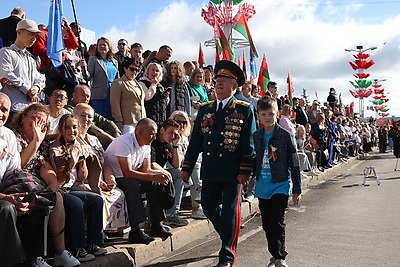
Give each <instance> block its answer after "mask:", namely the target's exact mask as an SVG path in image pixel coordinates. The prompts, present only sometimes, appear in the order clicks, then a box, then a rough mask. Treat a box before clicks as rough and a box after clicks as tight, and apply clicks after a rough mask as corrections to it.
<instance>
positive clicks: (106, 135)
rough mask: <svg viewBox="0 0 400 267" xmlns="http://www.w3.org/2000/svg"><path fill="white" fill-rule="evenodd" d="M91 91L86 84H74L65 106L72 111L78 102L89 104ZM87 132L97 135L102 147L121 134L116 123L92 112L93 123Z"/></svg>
mask: <svg viewBox="0 0 400 267" xmlns="http://www.w3.org/2000/svg"><path fill="white" fill-rule="evenodd" d="M91 94H92V92H91V91H90V88H89V87H87V86H86V85H83V84H79V85H77V86H75V89H74V92H73V93H72V99H71V101H69V102H68V105H67V106H66V107H65V108H66V109H67V110H69V111H70V112H72V110H73V109H74V107H75V106H76V105H78V104H80V103H85V104H89V101H90V97H91ZM89 133H90V134H93V135H95V136H97V137H98V138H99V139H100V142H101V143H102V144H103V146H104V147H107V146H108V145H109V144H110V143H111V142H112V141H113V140H114V138H115V137H117V136H119V135H120V134H121V131H120V130H119V129H118V127H117V125H115V123H114V122H113V121H111V120H109V119H106V118H104V117H103V116H101V115H100V114H99V113H96V112H95V113H94V118H93V124H92V126H90V128H89Z"/></svg>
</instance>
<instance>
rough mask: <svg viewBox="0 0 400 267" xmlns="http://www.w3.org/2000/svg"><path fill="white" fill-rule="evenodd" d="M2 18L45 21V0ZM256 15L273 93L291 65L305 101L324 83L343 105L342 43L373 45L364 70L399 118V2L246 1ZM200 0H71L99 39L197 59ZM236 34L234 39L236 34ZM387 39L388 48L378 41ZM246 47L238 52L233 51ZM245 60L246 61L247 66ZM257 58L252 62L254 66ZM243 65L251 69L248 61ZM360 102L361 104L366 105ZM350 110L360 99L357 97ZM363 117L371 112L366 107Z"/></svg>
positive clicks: (8, 4)
mask: <svg viewBox="0 0 400 267" xmlns="http://www.w3.org/2000/svg"><path fill="white" fill-rule="evenodd" d="M1 1H2V2H3V3H2V5H1V6H2V7H1V10H0V17H6V16H8V15H9V13H10V11H11V10H12V9H13V8H14V7H15V6H21V7H23V8H24V9H25V11H26V13H27V17H28V18H30V19H33V20H35V21H36V22H37V23H44V24H47V22H48V12H49V5H50V0H14V1H5V0H1ZM243 3H249V4H252V5H254V7H255V9H256V11H257V13H256V14H255V16H254V17H253V18H251V19H250V20H249V27H250V31H251V33H252V36H253V40H254V42H255V44H256V46H257V49H258V52H259V54H260V55H262V54H266V56H267V59H268V64H269V68H270V76H271V79H272V80H274V81H276V82H278V87H279V92H280V93H281V94H284V93H285V91H286V88H287V85H286V77H287V73H288V69H290V72H291V75H292V78H293V81H294V86H295V88H296V89H295V92H294V95H295V96H298V95H300V92H301V91H302V88H306V89H307V92H308V95H309V96H310V100H312V99H314V98H315V95H314V92H315V91H318V95H319V97H320V100H321V101H325V99H326V96H327V94H328V91H329V88H330V87H335V88H336V90H337V91H339V92H341V93H342V98H343V101H344V102H345V104H349V103H350V102H351V101H353V100H354V98H352V97H351V95H350V93H349V89H353V87H352V86H351V85H350V83H349V81H350V80H352V79H354V78H353V76H352V74H353V73H354V71H353V70H352V69H351V68H350V66H349V64H348V62H349V61H351V60H352V59H353V58H352V55H351V54H350V53H347V52H344V49H345V48H354V47H355V46H356V45H364V47H370V46H378V49H377V50H374V51H372V52H371V59H373V60H374V61H375V62H376V64H375V65H374V66H373V67H371V69H370V70H368V72H370V73H371V78H373V79H374V78H378V79H387V81H386V82H385V83H384V84H383V85H384V87H385V89H386V91H387V92H389V93H390V94H389V97H390V99H392V100H391V101H389V102H388V106H389V108H390V112H391V113H392V114H395V115H400V105H396V103H394V101H393V100H394V99H399V98H400V90H398V85H397V82H396V81H397V80H398V79H399V78H400V77H399V74H398V70H399V69H400V57H399V55H400V51H399V48H400V31H399V30H398V29H399V25H400V0H398V1H384V0H381V1H379V0H375V1H373V0H331V1H326V0H291V1H287V0H248V1H244V2H243ZM207 4H208V1H205V0H190V1H189V0H179V1H170V0H163V1H161V0H154V1H137V0H136V1H135V0H128V1H116V2H112V1H109V0H108V1H105V0H96V1H88V0H75V7H76V11H77V16H78V22H79V23H80V24H81V25H82V26H83V27H84V28H87V29H89V30H92V31H95V32H96V35H97V37H100V36H105V37H108V38H109V39H110V40H111V41H112V43H114V44H115V45H116V43H117V41H118V39H119V38H125V39H127V40H128V42H129V43H130V44H131V43H133V42H140V43H142V45H143V46H144V49H150V50H157V49H158V47H160V46H161V45H163V44H169V45H170V46H171V47H172V48H173V50H174V52H173V55H172V58H171V59H177V60H180V61H186V60H196V59H197V54H198V46H199V43H200V42H201V43H204V41H205V40H208V39H210V38H212V34H213V31H212V28H211V27H210V26H209V25H208V24H206V23H205V22H204V20H203V19H202V18H201V16H200V12H201V8H205V7H206V5H207ZM63 5H64V14H65V16H66V17H67V19H68V20H69V21H70V22H71V21H72V20H73V15H72V10H71V2H70V1H67V0H64V1H63ZM234 37H240V35H238V34H237V33H236V32H234ZM384 43H386V45H383V44H384ZM203 50H204V54H205V57H206V63H207V64H214V57H215V55H214V49H212V48H209V47H204V46H203ZM243 51H244V52H245V53H246V55H247V56H248V50H247V49H245V50H243V49H236V50H235V52H236V53H237V54H240V55H241V54H242V53H243ZM248 61H249V60H248V59H247V63H248ZM260 61H261V58H259V59H258V60H257V66H258V67H259V66H260ZM247 69H248V70H249V66H247ZM368 105H370V104H369V101H366V103H365V106H368ZM355 107H356V110H357V108H358V101H357V100H356V101H355ZM366 114H367V115H373V114H371V113H368V112H367V111H366Z"/></svg>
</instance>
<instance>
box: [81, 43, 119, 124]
mask: <svg viewBox="0 0 400 267" xmlns="http://www.w3.org/2000/svg"><path fill="white" fill-rule="evenodd" d="M88 71H89V75H90V76H89V78H90V81H91V84H92V85H91V87H90V89H91V91H92V107H93V108H94V110H95V111H96V112H97V113H99V114H100V115H102V116H104V117H105V118H107V119H109V120H112V116H111V106H110V87H111V83H112V82H113V81H114V79H115V78H118V63H117V61H116V60H115V59H114V52H113V48H112V45H111V42H110V40H108V39H107V38H105V37H100V38H99V39H98V40H97V48H96V56H92V57H89V63H88Z"/></svg>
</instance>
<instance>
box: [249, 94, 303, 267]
mask: <svg viewBox="0 0 400 267" xmlns="http://www.w3.org/2000/svg"><path fill="white" fill-rule="evenodd" d="M277 114H278V105H277V103H276V100H274V99H272V98H270V97H268V96H264V97H262V98H261V99H260V100H259V101H258V103H257V117H258V120H259V121H260V123H261V124H262V125H263V128H261V129H259V130H258V131H256V132H255V133H254V136H253V137H254V146H255V150H256V162H255V176H256V187H255V192H254V194H255V196H256V197H258V199H259V208H260V211H261V217H262V226H263V229H264V231H265V234H266V237H267V242H268V251H269V252H270V253H271V255H272V258H271V259H270V263H269V264H268V266H269V267H271V266H275V267H286V266H288V265H287V263H286V261H285V257H286V255H287V252H286V251H285V209H286V208H287V205H288V199H289V188H290V180H291V181H292V198H293V203H294V204H295V205H297V204H299V203H300V201H301V179H300V168H299V161H298V158H297V154H296V142H295V140H294V136H293V135H292V134H291V133H289V132H288V131H286V130H285V129H283V128H282V127H280V126H279V125H278V124H277Z"/></svg>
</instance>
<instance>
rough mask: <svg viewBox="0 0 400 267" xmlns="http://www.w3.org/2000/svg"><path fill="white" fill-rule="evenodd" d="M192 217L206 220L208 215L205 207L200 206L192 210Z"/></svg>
mask: <svg viewBox="0 0 400 267" xmlns="http://www.w3.org/2000/svg"><path fill="white" fill-rule="evenodd" d="M190 217H192V218H193V219H197V220H204V219H207V216H206V215H204V212H203V209H201V208H198V209H197V210H195V211H192V215H190Z"/></svg>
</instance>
